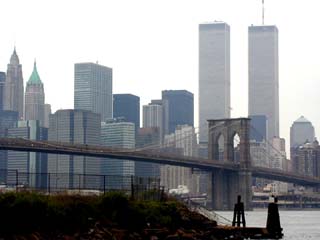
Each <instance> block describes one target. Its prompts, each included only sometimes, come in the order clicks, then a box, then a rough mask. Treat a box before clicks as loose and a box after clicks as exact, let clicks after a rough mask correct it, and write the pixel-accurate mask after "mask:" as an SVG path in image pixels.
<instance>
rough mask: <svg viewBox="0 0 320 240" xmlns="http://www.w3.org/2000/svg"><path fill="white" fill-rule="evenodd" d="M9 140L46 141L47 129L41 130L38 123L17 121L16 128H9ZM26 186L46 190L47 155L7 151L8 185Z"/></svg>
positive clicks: (34, 121)
mask: <svg viewBox="0 0 320 240" xmlns="http://www.w3.org/2000/svg"><path fill="white" fill-rule="evenodd" d="M7 136H8V137H9V138H24V139H29V140H36V141H41V140H48V129H47V128H43V127H41V125H40V122H39V121H36V120H30V121H19V122H18V125H17V127H14V128H9V129H8V134H7ZM16 171H17V173H18V184H23V185H27V186H29V187H31V188H34V187H37V188H39V187H41V188H46V186H47V177H46V176H44V175H42V173H47V154H46V153H36V152H17V151H8V175H7V177H8V184H10V183H11V184H16V181H17V176H16Z"/></svg>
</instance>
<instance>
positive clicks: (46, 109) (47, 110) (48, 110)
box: [44, 103, 51, 128]
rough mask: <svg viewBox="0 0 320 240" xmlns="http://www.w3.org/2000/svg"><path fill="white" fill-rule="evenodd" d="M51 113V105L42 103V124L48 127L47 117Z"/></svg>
mask: <svg viewBox="0 0 320 240" xmlns="http://www.w3.org/2000/svg"><path fill="white" fill-rule="evenodd" d="M50 114H51V105H50V104H48V103H46V104H44V126H45V127H46V128H49V117H50Z"/></svg>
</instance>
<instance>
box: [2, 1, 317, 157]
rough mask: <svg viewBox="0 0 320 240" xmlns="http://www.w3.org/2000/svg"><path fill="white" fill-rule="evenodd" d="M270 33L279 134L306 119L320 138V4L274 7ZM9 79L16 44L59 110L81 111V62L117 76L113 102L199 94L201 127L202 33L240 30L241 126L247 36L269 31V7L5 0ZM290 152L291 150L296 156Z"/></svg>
mask: <svg viewBox="0 0 320 240" xmlns="http://www.w3.org/2000/svg"><path fill="white" fill-rule="evenodd" d="M265 2H266V3H265V8H266V12H265V23H266V24H276V25H277V26H278V29H279V61H280V66H279V72H280V75H279V87H280V132H281V136H282V137H285V138H286V140H287V141H289V128H290V126H291V124H292V122H293V121H294V120H296V119H297V118H298V117H299V116H300V115H304V116H305V117H306V118H308V119H309V120H310V121H312V123H313V124H314V126H315V127H316V134H318V133H319V132H320V112H319V108H318V104H319V103H320V95H319V93H318V92H319V90H320V88H319V87H320V83H319V81H320V67H319V66H320V57H319V56H320V27H319V23H320V14H319V9H320V1H319V0H290V1H289V0H281V1H279V0H265ZM0 9H1V14H0V23H1V24H0V25H1V34H0V36H1V37H0V71H6V68H7V63H8V61H9V58H10V56H11V53H12V51H13V46H14V43H16V47H17V52H18V55H19V57H20V61H21V63H22V65H23V75H24V81H25V82H26V81H27V80H28V78H29V76H30V74H31V72H32V68H33V61H34V58H36V59H37V66H38V72H39V74H40V77H41V79H42V81H43V82H44V86H45V94H46V102H47V103H50V104H51V105H52V108H53V110H54V111H55V110H57V109H61V108H73V71H74V69H73V68H74V63H76V62H96V61H98V62H99V63H100V64H102V65H106V66H108V67H112V68H113V84H114V88H113V92H114V93H132V94H135V95H138V96H140V99H141V105H143V104H147V103H148V102H149V101H150V100H151V99H155V98H160V97H161V90H165V89H187V90H189V91H191V92H193V93H194V94H195V111H196V113H195V122H196V123H198V34H199V33H198V24H199V23H203V22H211V21H214V20H222V21H225V22H227V23H228V24H229V25H230V27H231V95H232V98H231V107H232V109H233V110H232V117H239V116H247V112H248V103H247V101H248V96H247V95H248V64H247V62H248V53H247V52H248V26H249V25H251V24H254V25H260V24H261V1H260V0H210V1H204V0H161V1H160V0H158V1H154V0H114V1H109V0H101V1H98V0H90V1H89V0H88V1H83V0H64V1H62V0H61V1H59V0H55V1H47V0H39V1H36V0H28V1H24V0H20V1H16V0H3V1H1V3H0ZM287 151H288V150H287Z"/></svg>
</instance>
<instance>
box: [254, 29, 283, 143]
mask: <svg viewBox="0 0 320 240" xmlns="http://www.w3.org/2000/svg"><path fill="white" fill-rule="evenodd" d="M248 31H249V115H250V116H252V115H265V116H266V117H267V119H268V131H267V136H268V139H267V140H268V141H270V142H271V141H272V139H273V138H274V137H279V79H278V78H279V76H278V75H279V73H278V65H279V64H278V61H279V60H278V29H277V27H276V26H250V27H249V29H248Z"/></svg>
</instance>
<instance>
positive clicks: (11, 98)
mask: <svg viewBox="0 0 320 240" xmlns="http://www.w3.org/2000/svg"><path fill="white" fill-rule="evenodd" d="M23 91H24V88H23V77H22V65H21V64H20V62H19V57H18V55H17V52H16V49H14V51H13V54H12V55H11V58H10V63H9V64H8V70H7V78H6V83H5V92H4V110H10V111H15V112H18V113H19V119H21V118H23V97H24V95H23Z"/></svg>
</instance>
